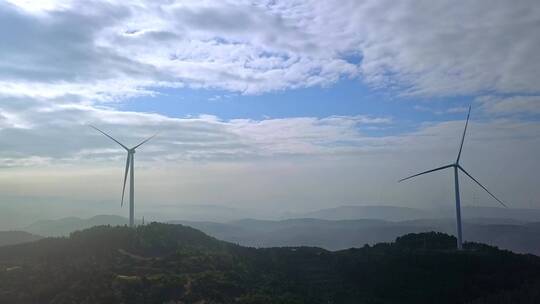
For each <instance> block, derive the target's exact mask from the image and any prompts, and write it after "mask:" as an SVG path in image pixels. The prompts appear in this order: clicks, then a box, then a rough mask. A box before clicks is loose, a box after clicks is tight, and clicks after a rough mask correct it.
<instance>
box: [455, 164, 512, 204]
mask: <svg viewBox="0 0 540 304" xmlns="http://www.w3.org/2000/svg"><path fill="white" fill-rule="evenodd" d="M458 168H459V170H461V171H463V173H465V174H466V175H467V176H468V177H470V178H471V179H472V180H473V181H474V182H475V183H477V184H478V186H480V187H482V189H484V190H486V192H487V193H489V195H491V197H493V198H494V199H495V200H496V201H497V202H499V204H501V205H503V206H504V208H508V206H506V205H505V204H504V203H503V202H502V201H501V200H500V199H498V198H497V197H496V196H495V195H493V193H491V192H489V190H488V189H487V188H486V187H484V186H483V185H482V184H480V182H479V181H477V180H476V179H475V178H474V177H472V175H470V174H469V172H467V171H465V169H463V167H461V166H460V165H458Z"/></svg>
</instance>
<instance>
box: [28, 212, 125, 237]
mask: <svg viewBox="0 0 540 304" xmlns="http://www.w3.org/2000/svg"><path fill="white" fill-rule="evenodd" d="M128 223H129V220H128V219H127V218H125V217H122V216H118V215H96V216H93V217H91V218H88V219H82V218H78V217H66V218H61V219H57V220H42V221H37V222H35V223H33V224H31V225H29V226H26V227H24V228H22V230H24V231H27V232H30V233H35V234H38V235H43V236H53V237H54V236H67V235H69V234H70V233H71V232H73V231H77V230H82V229H86V228H90V227H94V226H100V225H113V226H122V225H127V224H128Z"/></svg>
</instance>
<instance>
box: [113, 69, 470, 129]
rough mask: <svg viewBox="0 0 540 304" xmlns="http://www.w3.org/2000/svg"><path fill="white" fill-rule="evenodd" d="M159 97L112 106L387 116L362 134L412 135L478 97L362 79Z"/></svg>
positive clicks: (173, 111)
mask: <svg viewBox="0 0 540 304" xmlns="http://www.w3.org/2000/svg"><path fill="white" fill-rule="evenodd" d="M154 91H155V93H156V94H155V95H153V96H142V97H137V98H133V99H129V100H125V101H123V102H122V103H121V104H120V105H118V104H116V103H111V104H109V105H110V106H114V107H117V108H118V109H121V110H124V111H137V112H139V111H140V112H151V113H159V114H164V115H167V116H172V117H178V118H183V117H193V116H199V115H215V116H217V117H220V118H222V119H225V120H230V119H238V118H247V119H253V120H263V119H268V118H289V117H317V118H324V117H328V116H334V115H336V116H353V115H371V116H374V117H388V118H391V119H392V120H393V124H392V125H391V126H387V127H385V128H381V129H378V130H373V129H366V130H364V132H366V133H368V134H370V135H373V136H377V135H392V134H400V133H407V132H411V131H412V130H414V129H416V128H418V127H419V123H421V122H425V121H431V122H440V121H448V120H459V119H463V117H464V115H465V110H462V111H456V112H448V109H458V108H463V109H466V108H467V107H468V106H469V105H470V104H472V103H473V101H474V98H475V97H474V96H459V97H443V98H441V97H433V98H425V97H408V96H400V95H399V92H388V91H386V90H380V89H374V88H370V87H368V86H367V85H365V84H363V83H362V82H361V81H360V79H357V78H356V79H340V80H339V81H338V82H337V83H334V84H330V85H328V86H324V87H321V86H315V87H309V88H299V89H292V90H283V91H278V92H269V93H261V94H256V95H245V94H241V93H235V92H229V91H224V90H215V89H214V90H213V89H189V88H181V89H178V88H168V89H160V88H156V89H154Z"/></svg>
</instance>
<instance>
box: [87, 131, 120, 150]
mask: <svg viewBox="0 0 540 304" xmlns="http://www.w3.org/2000/svg"><path fill="white" fill-rule="evenodd" d="M90 127H92V128H94V129H96V130H97V131H99V132H100V133H101V134H103V135H105V136H107V137H108V138H110V139H112V140H114V142H116V143H117V144H119V145H120V146H122V148H124V149H126V150H129V149H128V147H126V146H124V145H123V144H122V143H121V142H119V141H118V140H116V139H114V138H113V137H112V136H110V135H109V134H107V133H105V132H103V131H101V130H100V129H98V128H96V127H94V126H92V125H90Z"/></svg>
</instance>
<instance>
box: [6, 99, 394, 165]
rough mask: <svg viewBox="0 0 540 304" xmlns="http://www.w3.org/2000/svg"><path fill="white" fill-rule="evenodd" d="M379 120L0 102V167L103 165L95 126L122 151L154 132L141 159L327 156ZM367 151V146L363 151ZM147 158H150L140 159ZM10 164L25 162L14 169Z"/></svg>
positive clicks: (110, 153)
mask: <svg viewBox="0 0 540 304" xmlns="http://www.w3.org/2000/svg"><path fill="white" fill-rule="evenodd" d="M391 123H392V121H391V119H389V118H385V117H372V116H362V115H358V116H330V117H326V118H314V117H298V118H282V119H264V120H249V119H233V120H222V119H220V118H219V117H216V116H211V115H200V116H197V117H190V118H173V117H168V116H164V115H160V114H152V113H142V112H126V111H118V110H115V109H113V108H107V107H98V106H93V105H84V104H79V103H50V102H46V101H45V102H40V101H36V100H34V99H29V98H19V99H11V98H0V140H1V141H2V142H4V143H5V145H4V146H3V149H2V151H0V160H4V161H3V162H2V164H3V165H4V166H16V165H18V164H31V163H32V160H39V161H36V164H42V163H43V159H47V160H49V161H50V162H52V163H77V162H80V161H95V159H101V160H107V159H109V160H110V159H117V158H118V157H123V152H122V149H121V148H120V147H117V146H116V145H115V144H114V143H113V142H110V141H109V140H108V139H107V138H105V137H103V136H101V135H100V134H98V133H97V132H96V131H95V130H93V129H91V128H89V124H93V125H96V126H98V127H100V128H102V129H103V130H105V131H106V132H110V133H111V134H112V135H113V136H114V137H117V138H118V139H120V140H121V141H122V142H123V143H125V144H126V145H128V146H131V145H135V144H137V143H138V142H140V141H141V140H142V139H144V138H145V137H148V136H150V135H151V134H153V133H154V132H156V131H159V132H160V134H159V136H158V137H157V138H156V139H154V140H153V141H151V142H149V143H148V144H147V145H145V147H144V149H145V150H146V151H148V152H147V153H146V154H143V155H142V159H143V160H145V159H146V160H152V159H158V160H162V161H163V160H168V161H175V160H177V161H187V160H207V161H222V160H233V161H242V160H245V159H253V158H260V157H269V156H276V155H306V154H331V153H340V152H344V151H347V150H348V149H354V148H359V147H360V146H362V144H361V143H359V142H358V138H362V137H363V136H364V135H363V134H362V130H363V128H365V127H368V126H376V125H388V124H391ZM363 148H365V147H363ZM145 155H149V156H148V157H146V156H145ZM14 158H21V159H27V160H28V161H24V162H14V161H13V159H14Z"/></svg>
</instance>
